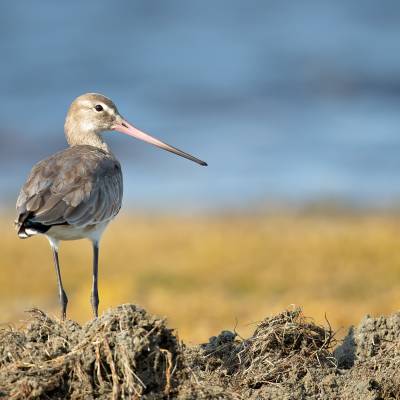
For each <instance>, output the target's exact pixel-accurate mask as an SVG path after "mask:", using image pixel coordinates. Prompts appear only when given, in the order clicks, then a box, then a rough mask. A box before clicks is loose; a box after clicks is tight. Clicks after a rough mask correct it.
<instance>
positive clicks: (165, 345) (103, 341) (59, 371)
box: [0, 304, 400, 400]
mask: <svg viewBox="0 0 400 400" xmlns="http://www.w3.org/2000/svg"><path fill="white" fill-rule="evenodd" d="M0 397H2V398H6V399H140V398H142V399H179V400H186V399H187V400H189V399H206V400H207V399H366V400H368V399H400V314H393V315H391V316H389V317H379V318H372V317H366V318H365V319H364V320H363V321H362V322H361V323H360V325H359V326H358V327H357V328H351V329H350V330H349V333H348V335H347V336H346V338H345V339H344V341H343V342H340V343H337V342H336V341H335V339H334V333H333V332H332V330H331V329H330V327H329V324H328V323H327V324H326V326H325V327H322V326H318V325H316V324H314V323H313V322H312V320H310V319H308V318H305V317H304V316H303V315H302V313H301V310H300V309H293V310H286V311H284V312H282V313H281V314H279V315H275V316H272V317H268V318H266V319H265V320H264V321H262V322H261V323H260V324H259V325H258V326H257V327H256V329H255V331H254V333H253V335H252V336H251V337H249V338H240V337H239V336H238V335H236V333H234V332H230V331H223V332H221V333H220V334H219V335H218V336H215V337H212V338H210V340H209V342H208V343H205V344H203V345H200V346H196V347H188V346H185V345H184V344H183V343H180V342H179V340H178V339H177V337H176V335H175V333H174V331H173V330H171V329H169V328H168V327H167V325H166V323H165V321H164V320H163V319H160V318H158V317H155V316H153V315H150V314H149V313H147V312H146V311H145V310H143V309H141V308H139V307H136V306H134V305H129V304H127V305H122V306H119V307H117V308H114V309H111V310H109V311H108V312H106V313H105V314H103V316H101V317H100V318H98V319H97V320H93V321H91V322H89V323H88V324H86V325H84V326H80V325H78V324H77V323H75V322H73V321H66V322H64V323H61V322H59V321H58V320H56V319H54V318H51V317H49V316H48V315H46V314H45V313H43V312H42V311H40V310H31V311H30V318H29V320H28V321H27V323H26V324H25V325H24V326H23V327H22V328H20V329H13V328H4V329H2V330H1V331H0Z"/></svg>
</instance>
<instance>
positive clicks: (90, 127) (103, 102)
mask: <svg viewBox="0 0 400 400" xmlns="http://www.w3.org/2000/svg"><path fill="white" fill-rule="evenodd" d="M104 131H117V132H121V133H125V134H127V135H130V136H133V137H135V138H137V139H140V140H143V141H145V142H147V143H150V144H153V145H154V146H157V147H159V148H161V149H164V150H167V151H169V152H171V153H174V154H177V155H179V156H181V157H184V158H187V159H189V160H191V161H194V162H196V163H197V164H200V165H207V163H205V162H204V161H202V160H199V159H198V158H196V157H194V156H192V155H190V154H188V153H185V152H184V151H182V150H179V149H177V148H176V147H173V146H171V145H169V144H167V143H164V142H162V141H161V140H158V139H156V138H155V137H153V136H150V135H148V134H147V133H145V132H142V131H140V130H139V129H137V128H135V127H134V126H133V125H131V124H130V123H129V122H127V121H126V120H125V119H124V118H123V117H122V116H121V114H120V113H119V112H118V109H117V107H116V106H115V104H114V103H113V102H112V101H111V100H110V99H109V98H108V97H105V96H103V95H102V94H98V93H86V94H83V95H81V96H79V97H77V98H76V99H75V100H74V101H73V102H72V104H71V106H70V108H69V110H68V114H67V118H66V120H65V134H66V136H67V140H68V142H69V143H70V144H71V145H75V144H94V143H95V142H96V140H100V141H101V136H100V134H101V133H102V132H104Z"/></svg>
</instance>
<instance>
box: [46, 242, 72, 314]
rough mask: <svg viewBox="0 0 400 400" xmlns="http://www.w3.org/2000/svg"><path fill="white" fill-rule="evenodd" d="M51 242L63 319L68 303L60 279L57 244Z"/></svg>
mask: <svg viewBox="0 0 400 400" xmlns="http://www.w3.org/2000/svg"><path fill="white" fill-rule="evenodd" d="M50 243H51V248H52V250H53V258H54V266H55V267H56V274H57V285H58V296H59V299H60V305H61V319H62V320H63V321H64V320H65V317H66V316H67V304H68V297H67V295H66V293H65V290H64V287H63V284H62V280H61V272H60V263H59V261H58V245H57V244H54V243H52V242H50Z"/></svg>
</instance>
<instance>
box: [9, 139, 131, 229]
mask: <svg viewBox="0 0 400 400" xmlns="http://www.w3.org/2000/svg"><path fill="white" fill-rule="evenodd" d="M122 189H123V184H122V173H121V166H120V164H119V162H118V161H117V160H116V159H115V158H114V156H113V155H112V154H111V153H108V152H106V151H104V150H102V149H99V148H97V147H93V146H89V145H79V146H72V147H70V148H68V149H66V150H63V151H61V152H58V153H56V154H54V155H52V156H50V157H49V158H47V159H45V160H42V161H40V162H38V163H37V164H36V165H35V166H34V167H33V168H32V170H31V173H30V175H29V177H28V179H27V181H26V182H25V184H24V185H23V187H22V189H21V192H20V194H19V197H18V200H17V205H16V208H17V214H18V215H17V221H16V224H17V228H18V234H19V236H20V237H27V236H30V234H29V232H35V231H36V232H41V233H44V232H46V231H47V230H48V229H49V228H50V227H51V226H54V225H72V226H74V227H87V226H90V225H95V224H98V223H101V222H105V221H109V220H110V219H112V218H113V217H115V215H116V214H117V213H118V211H119V210H120V208H121V202H122Z"/></svg>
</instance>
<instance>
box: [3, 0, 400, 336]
mask: <svg viewBox="0 0 400 400" xmlns="http://www.w3.org/2000/svg"><path fill="white" fill-rule="evenodd" d="M399 40H400V3H399V2H398V1H394V0H393V1H390V0H385V1H382V2H376V1H372V0H366V1H362V2H361V1H357V0H346V1H344V0H343V1H342V0H340V1H336V2H329V3H328V2H321V1H318V0H314V1H311V0H307V1H302V2H291V1H279V2H278V1H261V0H260V1H256V0H251V1H248V2H243V1H239V0H229V1H228V0H221V1H218V2H213V1H209V0H205V1H202V2H187V1H184V0H172V1H168V2H165V1H161V0H157V1H152V2H148V1H145V0H140V1H138V0H136V1H120V2H115V3H112V2H84V3H82V2H68V3H57V4H56V3H54V2H51V1H50V0H46V1H41V2H40V3H38V2H30V1H28V0H20V1H18V2H11V3H7V4H6V3H1V4H0V51H1V53H0V54H1V57H0V104H1V107H0V210H1V215H2V220H3V223H2V224H1V228H0V229H1V233H2V236H3V239H2V241H1V244H0V250H1V254H2V257H1V258H0V267H1V276H0V312H1V315H2V322H4V323H9V322H16V321H18V320H19V319H21V318H22V317H23V311H24V310H25V309H27V308H29V307H32V306H38V307H40V308H44V309H46V310H48V311H52V312H55V313H56V312H57V309H58V305H57V295H56V282H55V276H53V266H52V261H51V253H50V250H49V248H48V245H47V243H46V240H45V239H44V238H33V239H30V240H29V241H20V240H18V239H17V237H16V235H15V232H14V231H13V226H12V221H13V218H14V211H13V207H14V202H15V199H16V197H17V195H18V191H19V187H20V186H21V184H22V183H23V182H24V179H25V178H26V176H27V174H28V172H29V170H30V168H31V166H32V165H33V164H34V163H35V162H37V161H38V160H40V159H42V158H45V157H46V156H48V155H49V154H51V153H53V152H55V151H57V150H60V149H62V148H64V147H65V145H66V144H65V139H64V136H63V124H64V118H65V114H66V111H67V108H68V106H69V104H70V103H71V101H72V100H73V99H74V98H75V97H76V96H78V95H80V94H82V93H84V92H100V93H103V94H105V95H107V96H108V97H110V98H112V99H113V100H114V101H115V103H116V104H117V106H118V108H119V111H120V112H121V114H122V115H124V116H125V117H126V118H127V119H128V120H129V121H131V122H132V123H133V124H134V125H136V126H138V127H139V128H141V129H143V130H145V131H147V132H149V133H151V134H153V135H155V136H156V137H159V138H160V139H163V140H165V141H166V142H168V143H171V144H172V145H175V146H177V147H179V148H182V149H184V150H186V151H188V152H190V153H192V154H194V155H197V156H199V157H200V158H202V159H204V160H206V161H207V162H208V163H209V167H207V168H200V167H198V166H197V165H195V164H192V163H189V162H187V161H186V160H183V159H180V158H177V157H174V156H172V155H171V154H169V153H166V152H161V151H159V150H157V149H154V148H152V147H151V146H148V145H146V144H143V143H139V142H137V141H135V140H133V139H132V138H129V137H126V136H123V135H117V134H115V133H109V134H106V135H105V138H106V140H107V141H108V143H109V144H110V146H111V147H112V149H113V152H114V153H115V154H116V155H117V157H118V158H119V159H120V160H121V163H122V166H123V171H124V185H125V197H124V211H123V213H122V214H121V216H120V217H119V218H118V221H117V222H115V223H114V224H112V225H111V227H110V228H109V231H108V232H107V233H106V234H105V236H104V240H103V245H102V258H101V267H100V270H101V274H100V295H101V307H102V309H103V310H104V309H105V308H108V307H110V306H113V305H116V304H119V303H121V302H134V303H138V304H140V305H142V306H144V307H145V308H147V309H148V310H149V311H151V312H155V313H158V314H161V315H165V316H167V318H168V320H169V321H170V325H171V326H172V327H174V328H176V329H177V330H178V332H179V333H180V334H181V336H182V337H183V338H184V339H185V340H188V341H193V342H199V341H204V340H206V339H207V338H208V336H211V335H213V334H216V333H218V331H219V330H221V329H233V328H234V327H236V329H237V330H238V332H239V333H241V334H243V335H245V334H246V333H247V332H248V331H249V330H252V329H253V328H254V323H255V322H257V321H258V320H260V319H262V318H263V317H264V316H266V315H268V314H270V313H272V312H276V311H280V310H282V309H283V308H284V307H287V306H289V305H290V304H297V305H300V306H303V307H304V309H305V313H306V314H307V315H310V316H312V317H313V318H314V319H316V320H317V321H324V319H325V314H326V316H327V318H328V319H329V321H330V322H331V324H332V325H333V327H334V329H337V330H339V335H340V334H342V333H345V330H346V328H345V327H346V326H347V325H348V324H351V323H357V322H358V320H359V318H361V317H362V316H363V315H364V314H366V313H387V312H393V311H395V310H397V309H398V308H399V306H400V255H399V254H398V253H399V248H400V246H399V245H400V236H399V233H400V224H399V222H400V219H399V217H398V205H399V198H400V185H398V176H399V174H400V157H399V153H400V131H399V129H400V128H399V127H400V51H399ZM90 256H91V254H90V246H89V245H88V244H87V243H85V242H82V243H81V242H74V243H65V244H63V246H62V250H61V262H62V269H63V275H64V281H65V286H66V289H67V293H68V294H69V298H70V313H69V316H70V317H71V318H73V319H77V320H79V321H80V322H85V321H86V320H87V319H88V318H89V317H90V305H89V292H90V268H91V266H90ZM54 275H55V274H54ZM340 332H341V333H340Z"/></svg>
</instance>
